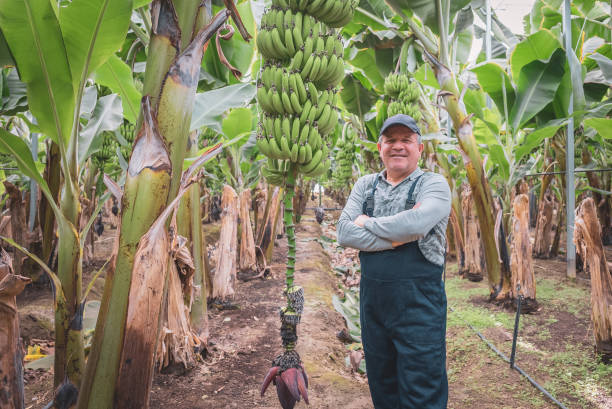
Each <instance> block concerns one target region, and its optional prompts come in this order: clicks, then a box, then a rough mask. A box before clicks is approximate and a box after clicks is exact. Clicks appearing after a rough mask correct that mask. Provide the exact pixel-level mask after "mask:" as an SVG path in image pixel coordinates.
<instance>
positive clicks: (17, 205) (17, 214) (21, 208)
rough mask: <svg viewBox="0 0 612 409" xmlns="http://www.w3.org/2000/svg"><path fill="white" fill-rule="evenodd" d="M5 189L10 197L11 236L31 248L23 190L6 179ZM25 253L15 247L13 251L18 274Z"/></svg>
mask: <svg viewBox="0 0 612 409" xmlns="http://www.w3.org/2000/svg"><path fill="white" fill-rule="evenodd" d="M4 189H5V190H6V193H7V194H8V197H9V203H8V207H9V212H10V216H11V232H12V234H13V236H12V237H11V238H12V239H13V240H15V242H16V243H17V244H19V245H21V246H23V247H25V248H29V247H30V245H29V243H28V242H27V241H28V235H27V231H28V225H27V222H26V215H25V209H26V206H25V205H24V203H23V200H21V191H20V190H19V188H18V187H17V186H15V185H14V184H12V183H11V182H9V181H8V180H5V181H4ZM23 259H24V257H23V254H21V252H19V250H17V249H15V250H14V251H13V271H14V273H15V274H16V275H20V274H21V267H22V265H23Z"/></svg>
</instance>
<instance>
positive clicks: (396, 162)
mask: <svg viewBox="0 0 612 409" xmlns="http://www.w3.org/2000/svg"><path fill="white" fill-rule="evenodd" d="M378 152H379V153H380V157H381V159H382V161H383V163H384V164H385V167H386V168H387V172H389V171H390V172H392V173H395V174H409V173H411V172H412V171H413V170H415V169H416V167H417V164H418V162H419V158H420V157H421V152H423V144H422V143H419V142H418V135H417V134H416V133H415V132H413V131H412V130H411V129H409V128H407V127H405V126H403V125H394V126H391V127H389V129H387V130H386V131H385V133H384V134H383V136H382V138H381V140H380V142H379V143H378Z"/></svg>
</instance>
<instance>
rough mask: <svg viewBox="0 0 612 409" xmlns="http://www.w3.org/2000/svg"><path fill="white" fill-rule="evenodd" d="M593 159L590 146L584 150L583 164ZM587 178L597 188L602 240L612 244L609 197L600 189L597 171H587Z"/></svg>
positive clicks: (596, 200) (594, 197)
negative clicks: (600, 191)
mask: <svg viewBox="0 0 612 409" xmlns="http://www.w3.org/2000/svg"><path fill="white" fill-rule="evenodd" d="M592 161H593V159H592V157H591V152H589V150H588V148H584V149H583V150H582V164H583V165H585V166H586V165H589V164H591V162H592ZM586 177H587V180H588V181H589V185H591V187H593V188H595V189H597V190H594V191H593V192H592V194H593V199H594V200H595V206H596V207H597V217H598V218H599V222H600V223H601V240H602V243H603V245H604V246H605V245H609V244H612V220H610V207H611V206H610V203H609V201H608V197H606V196H604V195H602V194H601V193H599V191H598V190H603V187H604V186H603V184H602V182H601V180H600V179H599V175H598V174H597V173H596V172H587V173H586Z"/></svg>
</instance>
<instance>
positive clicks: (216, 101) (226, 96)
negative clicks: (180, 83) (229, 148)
mask: <svg viewBox="0 0 612 409" xmlns="http://www.w3.org/2000/svg"><path fill="white" fill-rule="evenodd" d="M255 91H256V89H255V86H254V85H253V84H250V83H240V84H234V85H229V86H227V87H223V88H218V89H215V90H212V91H207V92H203V93H199V94H197V95H196V96H195V105H194V107H193V115H192V117H191V130H194V129H198V128H201V127H203V126H207V127H209V128H211V129H214V130H215V131H217V132H222V129H221V121H222V115H223V113H225V112H226V111H227V110H228V109H230V108H238V107H243V106H246V105H247V104H248V103H249V102H251V100H252V99H253V97H254V96H255Z"/></svg>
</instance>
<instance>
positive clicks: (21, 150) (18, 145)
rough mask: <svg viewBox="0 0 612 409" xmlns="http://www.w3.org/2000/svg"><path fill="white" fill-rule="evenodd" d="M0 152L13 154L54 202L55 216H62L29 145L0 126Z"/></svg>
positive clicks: (25, 171)
mask: <svg viewBox="0 0 612 409" xmlns="http://www.w3.org/2000/svg"><path fill="white" fill-rule="evenodd" d="M0 152H2V153H7V154H9V155H11V156H12V157H13V159H14V160H15V162H16V163H17V166H18V167H19V170H20V171H21V172H22V173H23V174H24V175H26V176H28V177H30V178H32V179H34V180H35V181H36V183H37V184H38V186H39V187H40V190H41V191H42V192H43V194H44V195H45V197H46V198H47V200H49V201H50V202H53V203H51V207H52V208H53V211H54V213H55V216H56V217H62V215H61V212H60V211H59V208H58V207H57V205H56V204H55V200H54V199H53V195H52V194H51V191H50V190H49V186H48V185H47V182H45V179H43V177H42V175H41V174H40V172H39V171H38V169H37V167H36V163H34V159H32V152H31V151H30V148H29V147H28V145H27V144H26V143H25V142H24V141H23V140H22V139H21V138H19V137H18V136H17V135H15V134H13V133H11V132H8V131H5V130H4V129H2V128H0Z"/></svg>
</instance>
